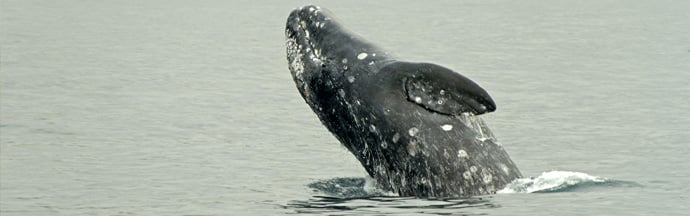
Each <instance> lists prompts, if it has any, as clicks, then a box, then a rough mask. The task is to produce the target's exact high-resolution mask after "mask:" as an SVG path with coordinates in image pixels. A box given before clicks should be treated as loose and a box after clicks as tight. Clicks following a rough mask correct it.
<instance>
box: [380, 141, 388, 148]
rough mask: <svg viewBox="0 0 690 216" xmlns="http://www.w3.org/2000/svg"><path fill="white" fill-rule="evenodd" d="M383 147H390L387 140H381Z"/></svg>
mask: <svg viewBox="0 0 690 216" xmlns="http://www.w3.org/2000/svg"><path fill="white" fill-rule="evenodd" d="M381 148H384V149H385V148H388V143H387V142H386V141H383V142H381Z"/></svg>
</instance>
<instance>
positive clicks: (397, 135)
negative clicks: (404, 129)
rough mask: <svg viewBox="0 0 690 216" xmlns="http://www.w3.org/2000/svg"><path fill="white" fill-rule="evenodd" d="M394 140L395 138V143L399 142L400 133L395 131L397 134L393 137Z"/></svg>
mask: <svg viewBox="0 0 690 216" xmlns="http://www.w3.org/2000/svg"><path fill="white" fill-rule="evenodd" d="M392 140H393V142H394V143H397V142H398V140H400V134H398V133H395V134H394V135H393V139H392Z"/></svg>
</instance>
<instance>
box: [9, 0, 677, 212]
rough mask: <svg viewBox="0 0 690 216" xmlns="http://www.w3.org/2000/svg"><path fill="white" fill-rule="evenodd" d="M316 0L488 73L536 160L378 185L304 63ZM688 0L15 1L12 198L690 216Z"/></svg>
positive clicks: (167, 208)
mask: <svg viewBox="0 0 690 216" xmlns="http://www.w3.org/2000/svg"><path fill="white" fill-rule="evenodd" d="M310 3H313V4H317V5H321V6H322V7H324V8H328V9H329V10H331V11H332V12H333V13H334V14H335V15H336V16H337V17H338V19H339V20H340V21H342V22H343V23H344V24H345V25H347V26H348V27H350V28H351V29H352V30H353V31H355V32H358V33H359V34H360V35H362V36H363V37H365V38H367V39H369V40H370V41H372V42H375V43H377V44H378V45H380V46H381V47H383V48H385V49H387V50H388V51H390V52H391V53H393V54H395V55H396V56H398V57H399V58H400V59H403V60H409V61H425V62H433V63H437V64H441V65H444V66H446V67H448V68H452V69H454V70H456V71H458V72H461V73H463V74H464V75H466V76H468V77H470V78H471V79H473V80H475V81H476V82H478V83H480V85H482V86H483V87H484V88H485V89H487V90H488V91H489V93H491V95H492V96H493V98H494V100H495V101H496V103H497V105H498V110H497V111H496V112H494V113H490V114H487V115H484V116H483V118H484V120H485V121H486V122H487V123H488V124H489V126H490V127H491V129H492V130H493V132H494V134H495V136H496V137H497V138H498V139H499V140H500V141H501V143H502V144H503V145H504V147H505V148H506V149H507V151H508V152H509V153H510V155H511V157H512V159H513V160H514V161H515V162H516V164H517V165H518V166H519V167H520V169H521V171H522V173H523V174H524V175H525V176H527V178H525V179H521V180H518V181H516V182H514V183H513V184H511V185H510V186H509V187H507V188H505V189H504V190H501V191H500V192H499V193H497V194H494V195H487V196H480V197H469V198H462V199H461V198H458V199H418V198H411V197H396V196H395V194H390V193H389V192H386V191H380V190H379V189H377V188H376V187H375V186H373V184H372V183H371V181H370V180H369V179H368V178H367V177H366V173H365V172H364V170H363V169H362V167H361V165H359V163H358V162H357V161H356V160H355V159H354V157H353V156H352V155H351V154H350V153H349V152H348V151H347V150H346V149H345V148H343V147H341V146H340V144H339V143H338V141H337V140H336V139H334V137H333V136H332V135H331V134H330V133H329V132H328V131H327V130H326V129H325V128H324V127H323V126H322V125H321V124H320V122H319V121H318V119H317V118H316V116H315V115H314V114H313V113H312V112H311V111H310V109H309V108H308V106H307V105H306V104H305V103H304V101H303V100H302V98H301V97H300V95H299V94H298V92H297V90H296V88H295V86H294V83H293V81H292V79H291V77H290V73H289V71H288V69H287V61H286V59H285V47H284V46H285V39H284V25H285V20H286V18H287V15H288V13H289V12H290V11H291V10H292V9H293V8H296V7H299V6H303V5H306V4H310ZM688 8H690V3H689V2H688V1H651V0H649V1H641V0H640V1H612V0H604V1H594V0H585V1H564V0H556V1H536V0H528V1H507V0H488V1H484V0H482V1H448V2H433V3H429V2H426V3H425V2H417V1H409V2H400V1H375V2H367V1H342V2H330V1H329V2H326V1H313V2H306V1H263V2H257V1H220V0H207V1H176V0H175V1H162V0H145V1H79V0H65V1H45V0H43V1H41V0H3V1H1V2H0V215H3V216H13V215H282V214H314V215H688V214H690V207H688V206H689V205H688V203H690V199H689V196H688V194H689V193H690V189H688V188H690V187H688V184H689V183H690V159H688V158H690V157H688V154H689V153H690V147H689V146H690V145H688V140H690V132H689V130H690V13H688V12H687V11H688V10H687V9H688ZM530 177H533V178H530Z"/></svg>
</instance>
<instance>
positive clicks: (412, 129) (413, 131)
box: [407, 127, 419, 136]
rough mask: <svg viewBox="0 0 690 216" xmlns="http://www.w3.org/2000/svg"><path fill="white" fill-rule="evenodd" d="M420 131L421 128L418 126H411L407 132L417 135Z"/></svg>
mask: <svg viewBox="0 0 690 216" xmlns="http://www.w3.org/2000/svg"><path fill="white" fill-rule="evenodd" d="M418 132H419V129H417V128H416V127H412V128H410V130H407V133H408V134H410V136H414V135H417V133H418Z"/></svg>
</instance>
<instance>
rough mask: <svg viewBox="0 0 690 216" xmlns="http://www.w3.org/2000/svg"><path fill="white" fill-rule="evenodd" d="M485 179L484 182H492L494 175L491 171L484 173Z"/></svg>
mask: <svg viewBox="0 0 690 216" xmlns="http://www.w3.org/2000/svg"><path fill="white" fill-rule="evenodd" d="M483 180H484V184H489V183H491V181H493V176H492V175H491V173H486V174H484V179H483Z"/></svg>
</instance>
